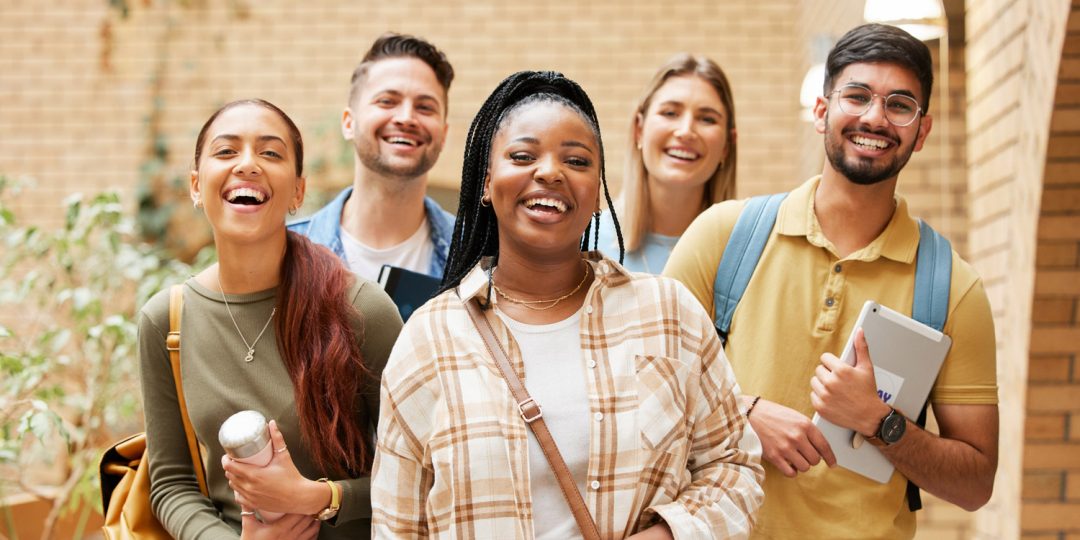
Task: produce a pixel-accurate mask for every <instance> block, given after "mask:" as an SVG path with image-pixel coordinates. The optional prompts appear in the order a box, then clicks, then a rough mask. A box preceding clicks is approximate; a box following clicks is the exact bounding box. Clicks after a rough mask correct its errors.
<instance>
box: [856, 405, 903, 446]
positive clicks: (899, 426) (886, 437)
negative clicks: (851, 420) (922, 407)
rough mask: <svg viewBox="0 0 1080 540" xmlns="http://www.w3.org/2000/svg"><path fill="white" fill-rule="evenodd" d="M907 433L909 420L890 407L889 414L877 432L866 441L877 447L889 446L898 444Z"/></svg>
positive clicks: (882, 420)
mask: <svg viewBox="0 0 1080 540" xmlns="http://www.w3.org/2000/svg"><path fill="white" fill-rule="evenodd" d="M905 431H907V418H905V417H904V415H903V414H900V412H899V411H897V410H896V409H893V408H892V407H889V414H886V415H885V417H884V418H882V419H881V424H880V425H878V429H877V432H875V433H874V434H873V436H870V437H867V438H866V441H867V442H869V443H870V444H872V445H874V446H877V447H879V448H880V447H884V446H889V445H891V444H895V443H897V442H898V441H899V440H900V439H901V438H902V437H903V436H904V432H905Z"/></svg>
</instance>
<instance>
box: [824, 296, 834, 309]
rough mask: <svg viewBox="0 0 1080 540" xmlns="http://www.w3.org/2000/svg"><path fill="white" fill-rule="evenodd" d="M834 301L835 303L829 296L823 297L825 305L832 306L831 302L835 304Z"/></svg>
mask: <svg viewBox="0 0 1080 540" xmlns="http://www.w3.org/2000/svg"><path fill="white" fill-rule="evenodd" d="M835 303H836V300H833V299H832V297H831V296H830V297H829V298H826V299H825V305H826V306H829V307H833V304H835Z"/></svg>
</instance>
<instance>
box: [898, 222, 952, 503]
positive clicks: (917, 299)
mask: <svg viewBox="0 0 1080 540" xmlns="http://www.w3.org/2000/svg"><path fill="white" fill-rule="evenodd" d="M951 284H952V245H951V244H950V243H949V241H948V240H947V239H946V238H945V237H944V236H941V235H940V234H938V232H937V231H935V230H934V229H933V228H931V227H930V226H929V225H927V224H926V222H925V221H923V220H921V219H920V220H919V251H918V253H917V254H916V259H915V296H914V298H913V299H912V301H911V318H912V319H915V320H916V321H919V322H921V323H923V324H925V325H926V326H929V327H931V328H933V329H934V330H937V331H938V332H942V331H944V329H945V319H946V317H948V315H949V287H950V286H951ZM928 405H929V401H927V403H924V404H923V408H922V411H920V412H919V418H918V420H916V421H915V423H916V424H918V425H919V427H923V428H924V427H926V408H927V406H928ZM907 499H908V509H909V510H911V511H912V512H914V511H916V510H919V509H921V508H922V496H921V495H920V494H919V487H918V486H916V485H915V483H914V482H912V481H910V480H909V481H908V484H907Z"/></svg>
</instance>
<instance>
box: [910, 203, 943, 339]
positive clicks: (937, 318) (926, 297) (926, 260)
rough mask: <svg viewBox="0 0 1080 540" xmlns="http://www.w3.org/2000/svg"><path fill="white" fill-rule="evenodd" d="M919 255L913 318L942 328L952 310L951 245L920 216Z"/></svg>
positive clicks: (916, 268)
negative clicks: (950, 305)
mask: <svg viewBox="0 0 1080 540" xmlns="http://www.w3.org/2000/svg"><path fill="white" fill-rule="evenodd" d="M917 257H918V258H917V259H916V261H915V297H914V299H913V300H912V302H911V318H912V319H915V320H916V321H919V322H921V323H923V324H925V325H927V326H929V327H931V328H933V329H934V330H937V331H938V332H941V331H942V330H943V329H944V328H945V318H946V317H947V316H948V313H949V286H950V285H951V283H952V245H951V244H950V243H949V241H948V240H947V239H945V237H944V236H941V235H940V234H938V233H937V231H935V230H934V229H933V228H931V227H930V226H929V225H927V224H926V222H925V221H923V220H921V219H920V220H919V251H918V255H917Z"/></svg>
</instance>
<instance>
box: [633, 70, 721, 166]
mask: <svg viewBox="0 0 1080 540" xmlns="http://www.w3.org/2000/svg"><path fill="white" fill-rule="evenodd" d="M635 127H636V129H635V133H634V136H635V137H636V139H637V141H638V147H639V148H640V149H641V159H642V162H643V163H644V164H645V170H646V172H647V173H648V178H649V183H650V184H653V183H663V184H665V185H667V186H670V187H680V186H681V187H699V186H703V185H705V184H706V183H707V182H708V181H709V179H710V178H712V176H713V174H715V173H716V169H717V167H719V166H720V163H721V162H723V161H724V159H725V158H726V157H727V153H728V139H729V129H728V111H727V110H726V109H725V107H724V104H723V102H721V101H720V95H719V94H718V93H717V92H716V89H715V88H714V87H713V86H712V85H711V84H709V83H708V82H707V81H705V80H704V79H702V78H701V77H697V76H695V75H681V76H675V77H671V78H669V79H668V80H667V81H665V82H664V84H663V85H662V86H660V88H658V89H657V90H656V92H655V93H653V95H652V98H651V99H650V102H649V106H648V108H647V109H646V110H645V112H644V113H642V114H641V115H640V116H639V117H638V118H637V119H636V122H635Z"/></svg>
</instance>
